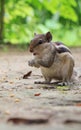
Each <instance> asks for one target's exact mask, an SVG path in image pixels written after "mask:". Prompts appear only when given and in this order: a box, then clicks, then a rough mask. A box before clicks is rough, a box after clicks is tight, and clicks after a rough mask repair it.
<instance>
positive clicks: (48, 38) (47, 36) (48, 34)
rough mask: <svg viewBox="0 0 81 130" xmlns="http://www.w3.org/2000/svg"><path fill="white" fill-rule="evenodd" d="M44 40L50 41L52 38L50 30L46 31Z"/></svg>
mask: <svg viewBox="0 0 81 130" xmlns="http://www.w3.org/2000/svg"><path fill="white" fill-rule="evenodd" d="M46 40H47V41H48V42H50V41H51V40H52V34H51V33H50V32H47V33H46Z"/></svg>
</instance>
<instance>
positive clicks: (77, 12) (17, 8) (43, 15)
mask: <svg viewBox="0 0 81 130" xmlns="http://www.w3.org/2000/svg"><path fill="white" fill-rule="evenodd" d="M1 1H4V2H2V3H1V7H2V6H3V11H4V14H3V13H2V14H1V15H4V20H3V24H4V25H3V41H4V42H3V43H4V44H5V43H6V44H7V43H8V42H10V43H11V44H23V45H24V44H28V43H29V42H30V40H31V39H32V37H33V34H34V32H36V33H46V32H47V31H50V32H51V33H52V35H53V41H62V42H63V43H65V44H66V45H67V46H81V0H1ZM2 18H3V17H2ZM1 31H2V30H1ZM1 31H0V33H2V32H1Z"/></svg>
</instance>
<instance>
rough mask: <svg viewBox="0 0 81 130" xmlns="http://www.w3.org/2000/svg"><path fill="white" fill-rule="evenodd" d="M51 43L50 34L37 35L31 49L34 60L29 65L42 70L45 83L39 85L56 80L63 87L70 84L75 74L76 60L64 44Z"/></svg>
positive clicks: (32, 41)
mask: <svg viewBox="0 0 81 130" xmlns="http://www.w3.org/2000/svg"><path fill="white" fill-rule="evenodd" d="M51 41H52V34H51V33H50V32H47V33H46V34H35V35H34V38H33V39H32V40H31V42H30V47H29V49H30V52H31V53H33V55H34V59H32V60H30V61H28V64H29V66H34V67H37V68H40V69H41V72H42V75H43V77H44V79H45V81H44V82H38V83H50V82H51V80H52V79H56V80H58V81H60V82H61V83H62V84H63V85H65V84H66V83H67V84H69V83H70V82H71V79H72V77H73V76H72V75H73V73H75V72H74V58H73V56H72V54H71V51H70V49H69V48H68V47H66V46H65V45H63V43H61V42H51Z"/></svg>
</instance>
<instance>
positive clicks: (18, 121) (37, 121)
mask: <svg viewBox="0 0 81 130" xmlns="http://www.w3.org/2000/svg"><path fill="white" fill-rule="evenodd" d="M8 122H12V123H14V124H21V123H22V124H44V123H47V122H48V119H47V118H37V119H29V118H28V119H27V118H20V117H12V118H9V119H8Z"/></svg>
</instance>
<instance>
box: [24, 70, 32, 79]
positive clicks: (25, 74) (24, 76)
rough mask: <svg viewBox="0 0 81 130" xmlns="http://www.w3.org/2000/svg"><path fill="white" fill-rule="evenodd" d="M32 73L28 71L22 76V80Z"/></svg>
mask: <svg viewBox="0 0 81 130" xmlns="http://www.w3.org/2000/svg"><path fill="white" fill-rule="evenodd" d="M31 73H32V71H29V72H28V73H27V74H25V75H23V79H27V78H28V77H29V76H30V75H31Z"/></svg>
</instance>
